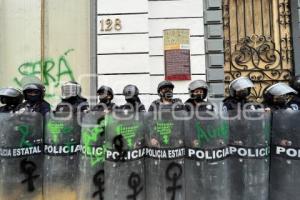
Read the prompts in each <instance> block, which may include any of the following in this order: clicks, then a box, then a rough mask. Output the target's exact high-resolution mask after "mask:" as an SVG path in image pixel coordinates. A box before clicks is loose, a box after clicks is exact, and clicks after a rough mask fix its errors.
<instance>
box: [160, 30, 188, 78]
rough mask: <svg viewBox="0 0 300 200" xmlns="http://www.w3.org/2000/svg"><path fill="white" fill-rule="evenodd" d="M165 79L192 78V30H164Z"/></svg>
mask: <svg viewBox="0 0 300 200" xmlns="http://www.w3.org/2000/svg"><path fill="white" fill-rule="evenodd" d="M164 52H165V55H164V57H165V79H166V80H172V81H178V80H191V57H190V30H189V29H167V30H164Z"/></svg>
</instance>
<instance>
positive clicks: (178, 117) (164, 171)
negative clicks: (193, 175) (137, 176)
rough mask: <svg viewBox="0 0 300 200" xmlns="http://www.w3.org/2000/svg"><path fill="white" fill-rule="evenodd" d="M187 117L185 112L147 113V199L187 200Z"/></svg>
mask: <svg viewBox="0 0 300 200" xmlns="http://www.w3.org/2000/svg"><path fill="white" fill-rule="evenodd" d="M185 117H186V113H185V112H183V111H178V112H167V111H166V112H158V113H155V112H154V113H148V114H147V117H146V119H145V123H146V125H147V127H148V128H147V129H148V130H147V131H146V145H147V150H146V163H145V164H146V167H145V169H146V185H147V188H146V197H147V200H152V199H161V200H162V199H164V200H183V199H184V195H185V182H184V155H185V148H184V129H185V128H184V119H185Z"/></svg>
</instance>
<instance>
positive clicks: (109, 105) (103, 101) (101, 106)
mask: <svg viewBox="0 0 300 200" xmlns="http://www.w3.org/2000/svg"><path fill="white" fill-rule="evenodd" d="M97 96H98V97H99V103H98V104H97V105H96V106H95V107H93V108H92V111H99V112H111V111H113V110H114V109H116V108H117V105H116V104H115V103H113V102H112V100H113V99H114V92H113V90H112V88H111V87H108V86H105V85H102V86H101V87H100V88H99V89H98V90H97Z"/></svg>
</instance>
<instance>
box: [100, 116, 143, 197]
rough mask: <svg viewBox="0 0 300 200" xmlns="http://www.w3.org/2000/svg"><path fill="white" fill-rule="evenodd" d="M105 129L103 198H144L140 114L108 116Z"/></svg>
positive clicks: (141, 117)
mask: <svg viewBox="0 0 300 200" xmlns="http://www.w3.org/2000/svg"><path fill="white" fill-rule="evenodd" d="M109 116H110V117H112V122H111V123H108V124H107V126H106V129H105V140H106V148H107V151H106V161H105V163H104V172H105V184H104V185H105V192H104V199H107V200H109V199H128V200H144V199H145V177H144V174H145V173H144V153H145V149H144V143H145V142H144V123H143V122H144V119H143V113H130V112H126V111H118V112H113V113H112V114H110V115H109Z"/></svg>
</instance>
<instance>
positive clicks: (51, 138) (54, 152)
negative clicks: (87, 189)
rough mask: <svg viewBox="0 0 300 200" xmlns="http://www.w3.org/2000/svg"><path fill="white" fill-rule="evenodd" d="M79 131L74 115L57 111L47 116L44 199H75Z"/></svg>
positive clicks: (79, 149) (79, 148) (79, 147)
mask: <svg viewBox="0 0 300 200" xmlns="http://www.w3.org/2000/svg"><path fill="white" fill-rule="evenodd" d="M80 132H81V127H80V125H79V124H78V123H77V117H76V116H75V115H72V116H69V113H62V112H57V113H53V114H52V113H49V114H48V115H47V116H46V123H45V137H44V139H45V144H44V154H45V157H44V181H43V182H44V189H43V193H44V200H58V199H68V200H76V198H77V183H78V163H79V162H78V161H79V152H80V151H81V146H80Z"/></svg>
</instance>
